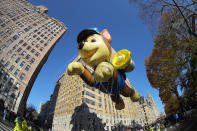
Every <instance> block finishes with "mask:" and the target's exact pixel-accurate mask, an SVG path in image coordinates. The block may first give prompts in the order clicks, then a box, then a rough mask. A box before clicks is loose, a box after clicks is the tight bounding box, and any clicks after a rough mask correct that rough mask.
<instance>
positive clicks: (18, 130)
mask: <svg viewBox="0 0 197 131" xmlns="http://www.w3.org/2000/svg"><path fill="white" fill-rule="evenodd" d="M14 122H15V127H14V131H22V127H21V119H20V117H19V116H18V117H16V119H15V121H14Z"/></svg>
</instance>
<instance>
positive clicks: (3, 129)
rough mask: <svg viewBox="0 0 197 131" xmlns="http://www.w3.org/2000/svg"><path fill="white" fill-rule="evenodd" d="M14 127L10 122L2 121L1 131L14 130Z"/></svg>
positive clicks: (0, 124)
mask: <svg viewBox="0 0 197 131" xmlns="http://www.w3.org/2000/svg"><path fill="white" fill-rule="evenodd" d="M13 130H14V128H13V127H12V126H11V125H9V123H8V122H3V121H0V131H13Z"/></svg>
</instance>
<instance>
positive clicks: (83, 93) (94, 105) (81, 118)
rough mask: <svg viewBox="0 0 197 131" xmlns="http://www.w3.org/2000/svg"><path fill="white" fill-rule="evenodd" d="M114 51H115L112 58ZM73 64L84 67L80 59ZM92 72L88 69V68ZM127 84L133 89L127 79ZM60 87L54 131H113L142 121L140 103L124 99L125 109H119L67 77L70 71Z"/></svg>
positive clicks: (93, 91)
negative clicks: (138, 104) (80, 64)
mask: <svg viewBox="0 0 197 131" xmlns="http://www.w3.org/2000/svg"><path fill="white" fill-rule="evenodd" d="M114 54H115V51H114V50H112V56H113V55H114ZM74 61H79V62H81V63H82V64H84V65H85V63H84V62H83V61H82V59H81V58H80V57H79V56H78V57H77V58H76V59H75V60H74ZM85 66H86V67H87V68H88V69H89V70H90V71H91V72H92V71H93V70H92V69H91V68H90V67H89V66H87V65H85ZM126 82H127V83H128V85H129V86H132V85H131V83H130V82H129V80H128V79H126ZM57 83H59V85H60V89H59V93H58V98H57V103H56V107H55V113H54V118H53V125H52V130H53V131H64V130H66V131H70V130H75V131H78V130H98V131H101V130H110V131H111V130H113V129H114V128H115V127H116V126H118V125H119V124H120V123H121V124H123V125H124V126H125V127H127V126H129V127H131V126H132V123H133V121H136V123H139V121H140V120H141V119H142V118H141V116H140V114H139V110H138V107H137V103H138V102H136V103H133V102H132V101H131V100H130V98H125V97H123V99H124V102H125V109H123V110H116V109H115V104H114V103H113V102H112V101H111V98H110V96H109V95H107V94H104V93H102V92H100V91H99V90H97V89H96V88H94V87H90V86H88V85H87V84H85V83H84V82H83V80H82V79H81V78H80V77H79V76H76V75H75V76H68V74H67V71H65V73H64V74H63V75H62V76H61V77H60V78H59V80H58V81H57Z"/></svg>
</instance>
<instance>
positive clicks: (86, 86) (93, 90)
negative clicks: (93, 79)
mask: <svg viewBox="0 0 197 131" xmlns="http://www.w3.org/2000/svg"><path fill="white" fill-rule="evenodd" d="M86 88H88V89H90V90H92V91H95V89H94V88H92V87H90V86H89V85H87V86H86Z"/></svg>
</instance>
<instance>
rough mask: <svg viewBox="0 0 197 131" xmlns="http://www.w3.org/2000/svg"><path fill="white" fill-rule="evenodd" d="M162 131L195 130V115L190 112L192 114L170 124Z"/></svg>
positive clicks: (196, 128) (196, 119)
mask: <svg viewBox="0 0 197 131" xmlns="http://www.w3.org/2000/svg"><path fill="white" fill-rule="evenodd" d="M162 131H197V115H196V114H192V116H190V117H187V118H186V119H185V120H182V121H180V122H178V123H176V124H174V125H171V126H170V127H168V128H165V129H163V130H162Z"/></svg>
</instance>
